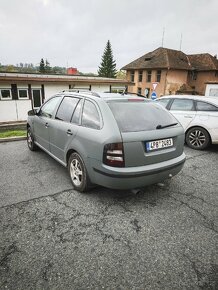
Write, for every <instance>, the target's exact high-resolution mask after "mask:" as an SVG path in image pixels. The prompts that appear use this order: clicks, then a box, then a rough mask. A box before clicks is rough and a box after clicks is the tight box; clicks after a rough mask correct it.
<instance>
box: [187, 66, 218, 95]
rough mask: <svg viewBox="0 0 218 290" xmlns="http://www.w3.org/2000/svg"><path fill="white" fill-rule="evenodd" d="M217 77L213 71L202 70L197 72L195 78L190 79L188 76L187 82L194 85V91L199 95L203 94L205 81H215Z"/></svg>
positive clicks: (217, 79)
mask: <svg viewBox="0 0 218 290" xmlns="http://www.w3.org/2000/svg"><path fill="white" fill-rule="evenodd" d="M216 81H218V77H216V76H215V71H210V72H209V71H208V72H207V71H202V72H198V73H197V79H196V80H192V79H191V77H189V78H188V84H189V85H190V86H194V87H195V91H196V92H198V93H199V94H200V95H204V94H205V90H206V82H216Z"/></svg>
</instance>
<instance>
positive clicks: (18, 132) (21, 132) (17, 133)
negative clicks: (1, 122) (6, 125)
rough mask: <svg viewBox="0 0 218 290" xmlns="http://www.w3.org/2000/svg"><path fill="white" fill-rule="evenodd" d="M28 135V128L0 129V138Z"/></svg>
mask: <svg viewBox="0 0 218 290" xmlns="http://www.w3.org/2000/svg"><path fill="white" fill-rule="evenodd" d="M23 136H26V130H6V131H2V132H1V131H0V138H8V137H23Z"/></svg>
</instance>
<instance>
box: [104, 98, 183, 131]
mask: <svg viewBox="0 0 218 290" xmlns="http://www.w3.org/2000/svg"><path fill="white" fill-rule="evenodd" d="M108 105H109V107H110V109H111V111H112V113H113V115H114V117H115V119H116V121H117V124H118V127H119V129H120V131H121V132H139V131H150V130H156V128H157V126H158V125H162V126H165V125H169V124H172V123H178V121H177V120H176V119H175V118H174V117H173V116H172V115H171V114H170V113H168V112H167V111H166V110H165V109H163V108H162V107H161V106H160V105H158V104H155V103H153V102H152V103H150V102H149V103H148V102H109V103H108Z"/></svg>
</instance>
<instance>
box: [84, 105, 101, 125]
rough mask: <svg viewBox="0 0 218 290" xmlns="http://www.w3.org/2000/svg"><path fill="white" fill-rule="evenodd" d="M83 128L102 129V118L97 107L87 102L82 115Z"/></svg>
mask: <svg viewBox="0 0 218 290" xmlns="http://www.w3.org/2000/svg"><path fill="white" fill-rule="evenodd" d="M82 126H84V127H89V128H93V129H100V116H99V114H98V111H97V108H96V106H95V105H94V104H93V103H92V102H90V101H87V100H86V101H85V103H84V107H83V114H82Z"/></svg>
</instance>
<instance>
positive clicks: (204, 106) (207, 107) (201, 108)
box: [196, 101, 218, 111]
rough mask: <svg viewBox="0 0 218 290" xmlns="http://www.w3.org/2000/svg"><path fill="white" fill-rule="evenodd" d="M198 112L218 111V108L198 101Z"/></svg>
mask: <svg viewBox="0 0 218 290" xmlns="http://www.w3.org/2000/svg"><path fill="white" fill-rule="evenodd" d="M196 107H197V111H218V107H216V106H213V105H211V104H208V103H205V102H201V101H197V106H196Z"/></svg>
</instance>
